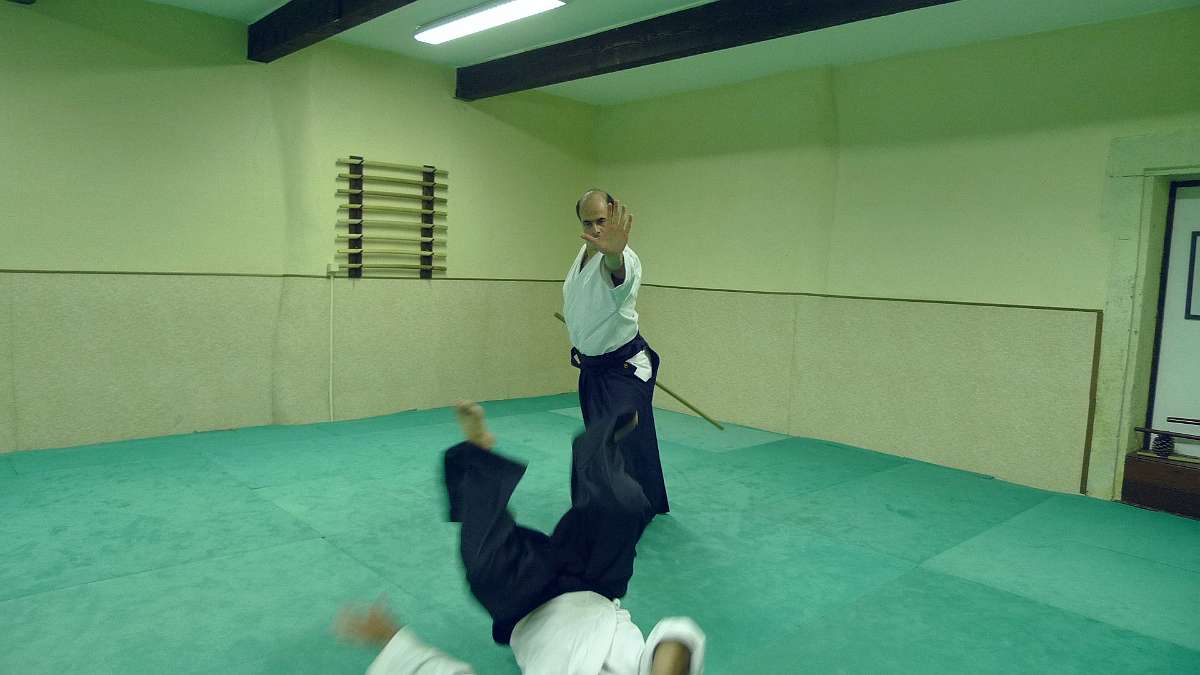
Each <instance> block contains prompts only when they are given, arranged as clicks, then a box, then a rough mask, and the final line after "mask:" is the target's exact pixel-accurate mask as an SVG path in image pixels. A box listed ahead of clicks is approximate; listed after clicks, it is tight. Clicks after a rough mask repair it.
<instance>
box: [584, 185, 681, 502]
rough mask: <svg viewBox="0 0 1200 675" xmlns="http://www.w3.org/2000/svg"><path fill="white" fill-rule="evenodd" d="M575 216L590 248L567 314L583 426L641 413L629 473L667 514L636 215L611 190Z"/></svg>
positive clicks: (589, 195) (590, 198) (597, 193)
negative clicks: (641, 314) (632, 244)
mask: <svg viewBox="0 0 1200 675" xmlns="http://www.w3.org/2000/svg"><path fill="white" fill-rule="evenodd" d="M575 215H576V216H578V218H579V223H580V225H581V226H582V227H583V233H582V234H581V235H580V238H582V239H583V241H584V244H583V246H581V247H580V249H579V253H578V254H577V255H576V256H575V261H574V262H573V263H572V264H571V269H570V270H569V271H568V272H567V278H566V281H564V282H563V315H564V316H565V317H566V323H567V333H568V334H569V335H570V338H571V345H572V347H571V365H573V366H575V367H576V368H578V369H579V407H580V409H581V410H582V411H583V424H584V426H585V427H588V426H590V425H591V424H592V423H593V422H594V421H596V420H602V419H606V418H609V417H611V416H612V415H613V414H615V413H616V412H617V411H619V410H623V409H633V410H636V411H637V413H638V419H639V424H638V426H637V428H636V429H635V430H634V431H633V433H632V434H630V437H629V438H628V439H627V440H626V441H625V443H624V444H622V445H623V449H624V452H625V466H626V470H627V471H628V472H629V474H630V475H631V476H633V478H634V479H635V480H636V481H637V482H638V483H639V484H640V485H641V487H642V492H644V493H645V495H646V498H647V499H648V500H649V501H650V507H651V510H652V511H653V512H654V513H656V514H657V513H666V512H667V511H669V510H670V508H669V506H668V504H667V486H666V484H665V482H664V481H663V473H662V461H661V459H660V458H659V454H658V436H657V434H656V433H655V430H654V408H653V407H652V403H653V398H654V381H655V379H656V378H657V377H658V364H659V358H658V354H657V353H656V352H655V351H654V350H653V349H651V348H650V345H648V344H646V341H645V340H644V339H643V338H642V336H641V334H640V333H639V332H638V314H637V310H636V309H635V305H636V304H637V294H638V288H639V287H640V286H641V284H642V263H641V261H640V260H639V259H638V257H637V254H636V253H634V252H633V249H631V248H629V231H630V229H631V228H632V227H633V214H632V213H629V212H628V210H627V209H626V208H625V205H624V204H621V203H620V202H619V201H617V200H615V199H613V198H612V195H610V194H608V193H607V192H604V191H603V190H588V191H587V192H585V193H583V196H582V197H580V198H579V201H578V202H576V203H575Z"/></svg>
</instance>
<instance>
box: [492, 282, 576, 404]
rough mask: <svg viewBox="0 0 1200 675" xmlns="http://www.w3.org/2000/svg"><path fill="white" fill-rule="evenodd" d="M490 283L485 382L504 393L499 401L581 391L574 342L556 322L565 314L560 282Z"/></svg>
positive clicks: (560, 324)
mask: <svg viewBox="0 0 1200 675" xmlns="http://www.w3.org/2000/svg"><path fill="white" fill-rule="evenodd" d="M475 283H476V284H479V283H486V284H487V286H486V287H484V288H486V293H487V296H486V297H487V298H488V305H489V308H490V311H489V313H488V323H487V333H486V335H484V336H482V340H483V349H484V353H485V355H486V357H487V358H486V361H485V363H484V379H485V381H487V382H495V383H497V385H499V386H500V387H501V389H502V391H503V392H504V394H503V396H501V397H500V398H523V397H527V396H541V395H545V394H558V393H563V392H573V391H575V390H576V386H577V381H578V373H579V371H578V370H576V369H575V368H573V367H572V366H571V363H570V354H571V341H570V339H568V338H567V331H566V328H565V327H564V326H563V325H562V323H560V322H559V320H558V319H556V318H554V313H555V312H561V311H562V284H561V283H559V282H533V281H516V282H514V281H492V282H475Z"/></svg>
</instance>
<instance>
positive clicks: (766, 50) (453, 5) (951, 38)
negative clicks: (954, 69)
mask: <svg viewBox="0 0 1200 675" xmlns="http://www.w3.org/2000/svg"><path fill="white" fill-rule="evenodd" d="M151 1H153V2H160V3H162V4H168V5H175V6H178V7H183V8H186V9H191V10H194V11H198V12H203V13H206V14H213V15H217V16H224V17H227V18H231V19H236V20H238V21H241V22H243V23H247V24H249V23H253V22H254V21H256V20H258V19H260V18H262V17H263V16H265V15H267V14H269V13H270V12H271V11H272V10H274V9H275V8H276V7H278V6H280V5H282V4H284V3H283V0H151ZM482 1H483V0H417V2H414V3H412V4H410V5H408V6H406V7H403V8H401V9H398V10H396V11H394V12H391V13H389V14H386V15H384V16H381V17H379V18H377V19H375V20H373V21H369V22H367V23H365V24H362V25H360V26H358V27H356V28H352V29H351V30H348V31H346V32H344V33H342V34H341V35H339V36H337V37H336V38H335V39H337V40H341V41H344V42H349V43H353V44H358V45H362V46H366V47H372V48H376V49H383V50H386V51H391V52H396V53H399V54H404V55H405V56H408V57H411V58H414V59H417V60H420V61H426V62H431V63H439V64H443V65H446V66H450V67H458V66H466V65H471V64H475V63H480V62H482V61H487V60H489V59H493V58H497V57H500V56H505V55H507V54H512V53H515V52H520V51H525V50H527V49H533V48H535V47H540V46H544V45H547V44H554V43H556V42H562V41H564V40H569V39H572V38H575V37H580V36H583V35H589V34H592V33H596V32H599V31H602V30H607V29H609V28H614V27H616V26H621V25H625V24H627V23H632V22H634V21H639V20H642V19H646V18H649V17H652V16H658V15H660V14H665V13H669V12H672V11H676V10H679V9H683V8H685V7H692V6H695V5H702V4H706V2H707V1H708V0H568V4H567V5H566V6H565V7H561V8H559V9H555V10H552V11H549V12H546V13H544V14H540V15H538V16H534V17H531V18H529V19H525V20H522V21H518V22H516V23H512V24H509V25H507V26H502V27H499V28H495V29H492V30H490V31H487V32H484V33H480V34H477V35H474V36H470V37H466V38H462V39H460V40H455V41H453V42H449V43H446V44H443V45H427V44H424V43H421V42H417V41H416V40H414V39H413V37H412V36H413V33H415V32H416V28H417V26H419V25H421V24H423V23H428V22H430V21H433V20H435V19H438V18H441V17H443V16H447V15H449V14H453V13H455V12H458V11H460V10H463V9H467V8H469V7H473V6H475V5H478V4H481V2H482ZM1194 6H1200V0H959V1H958V2H954V3H951V4H948V5H941V6H937V7H929V8H926V9H920V10H915V11H912V12H905V13H903V14H896V15H892V16H887V17H882V18H879V19H872V20H870V21H861V22H858V23H854V24H850V25H847V26H837V27H834V28H828V29H825V30H820V31H814V32H811V33H802V34H800V35H793V36H790V37H786V38H779V39H777V40H770V41H767V42H759V43H755V44H751V45H745V46H742V47H735V48H733V49H726V50H723V51H720V52H712V53H708V54H701V55H699V56H693V57H689V58H686V59H679V60H676V61H670V62H666V63H660V64H655V65H652V66H645V67H642V68H635V69H631V70H625V71H620V72H617V73H611V74H608V75H601V76H598V77H593V78H588V79H585V80H577V81H575V82H566V83H563V84H557V85H551V86H549V87H544V88H543V91H547V92H549V93H553V94H556V95H559V96H565V97H568V98H573V99H576V100H579V101H584V102H587V103H592V104H598V105H606V104H616V103H624V102H628V101H633V100H638V99H643V98H652V97H654V96H662V95H665V94H671V93H677V92H681V91H688V90H693V89H702V88H707V87H713V86H719V85H723V84H732V83H734V82H740V81H744V80H749V79H753V78H757V77H763V76H766V75H772V74H776V73H781V72H785V71H789V70H797V69H801V68H809V67H813V66H820V65H845V64H851V63H862V62H866V61H874V60H877V59H882V58H887V57H891V56H897V55H900V54H908V53H913V52H921V51H929V50H933V49H943V48H947V47H956V46H961V45H965V44H971V43H975V42H982V41H986V40H995V39H999V38H1006V37H1014V36H1018V35H1028V34H1031V33H1041V32H1046V31H1051V30H1058V29H1061V28H1068V27H1071V26H1080V25H1086V24H1092V23H1100V22H1103V21H1112V20H1115V19H1122V18H1127V17H1131V16H1137V15H1142V14H1150V13H1154V12H1161V11H1166V10H1171V9H1178V8H1182V7H1194ZM1198 43H1200V39H1198Z"/></svg>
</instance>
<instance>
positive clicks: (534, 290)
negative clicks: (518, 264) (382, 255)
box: [334, 279, 573, 419]
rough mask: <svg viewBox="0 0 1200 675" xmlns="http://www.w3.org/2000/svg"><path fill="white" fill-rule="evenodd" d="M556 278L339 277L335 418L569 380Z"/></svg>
mask: <svg viewBox="0 0 1200 675" xmlns="http://www.w3.org/2000/svg"><path fill="white" fill-rule="evenodd" d="M559 293H560V291H559V290H558V286H557V285H555V284H539V283H537V282H505V281H453V280H439V281H421V280H409V279H361V280H353V281H351V280H345V279H342V280H338V281H337V282H336V284H335V287H334V306H335V310H334V311H335V323H334V352H335V357H334V373H335V376H334V391H335V394H334V400H335V414H336V417H337V418H338V419H352V418H358V417H368V416H372V415H383V414H387V413H391V412H396V411H398V410H407V409H412V408H431V407H438V406H443V405H449V404H451V403H453V402H454V401H456V400H458V399H460V398H473V399H477V400H489V399H503V398H509V397H512V396H515V395H526V396H527V395H534V394H552V393H560V392H563V391H569V390H570V389H571V388H572V387H573V384H572V383H573V379H572V378H573V375H572V372H571V371H572V369H571V367H570V365H569V364H568V362H567V359H566V358H565V356H563V354H565V353H566V350H567V349H568V348H569V347H568V346H567V342H566V339H565V337H564V335H563V332H562V329H561V328H560V327H559V326H556V325H555V324H556V323H557V321H556V320H555V319H554V318H553V313H554V312H555V311H558V310H559V309H560V308H561V295H559Z"/></svg>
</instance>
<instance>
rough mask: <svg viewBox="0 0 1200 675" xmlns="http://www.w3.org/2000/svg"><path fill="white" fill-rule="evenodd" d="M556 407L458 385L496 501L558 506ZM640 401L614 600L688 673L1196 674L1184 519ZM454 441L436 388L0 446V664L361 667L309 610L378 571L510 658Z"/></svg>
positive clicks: (563, 416)
mask: <svg viewBox="0 0 1200 675" xmlns="http://www.w3.org/2000/svg"><path fill="white" fill-rule="evenodd" d="M573 405H574V395H573V394H571V395H563V396H551V397H540V398H537V399H528V400H522V401H505V402H496V403H487V404H485V410H487V412H489V423H490V426H491V428H492V431H493V432H494V433H495V434H496V436H497V438H498V441H499V442H498V445H497V448H496V450H497V452H501V453H503V454H505V455H508V456H510V457H513V458H515V459H517V460H519V461H521V462H525V463H527V464H528V469H527V472H526V475H525V478H524V480H522V482H521V483H520V484H519V485H518V487H517V490H516V492H515V493H514V495H513V498H512V501H511V503H510V507H511V510H512V511H513V513H514V515H515V517H516V519H517V522H518V523H520V524H522V525H526V526H530V527H535V528H538V529H541V530H543V531H549V530H551V529H552V528H553V527H554V525H555V523H556V522H557V521H558V518H559V517H560V516H561V515H562V514H563V512H564V511H565V510H566V509H567V508H568V507H569V505H570V488H569V475H570V461H571V439H572V438H573V437H574V435H575V434H576V433H577V432H578V431H579V429H580V426H581V423H580V420H579V419H578V409H577V408H574V407H572V406H573ZM572 412H573V413H574V414H571V413H572ZM660 418H661V419H660V424H659V427H658V429H659V436H660V447H661V453H662V463H663V466H664V472H665V475H666V481H667V489H668V494H669V498H670V502H671V508H672V510H671V513H670V514H668V515H664V516H660V517H658V518H656V519H655V520H654V522H652V523H651V524H650V525H649V527H648V528H647V530H646V532H645V534H644V536H643V537H642V540H641V543H640V545H639V547H638V556H637V559H636V561H635V566H634V576H633V580H632V581H631V583H630V587H629V593H628V594H627V595H626V597H625V598H624V599H623V600H622V604H623V605H624V606H625V607H627V608H628V609H629V610H630V612H631V614H632V617H633V620H634V621H635V623H637V624H638V625H639V626H640V627H641V629H642V630H643V632H645V633H648V632H649V631H650V630H651V629H652V628H653V627H654V624H655V622H656V621H658V620H659V619H660V618H662V617H667V616H678V615H688V616H692V617H693V618H695V619H696V620H697V621H698V622H699V623H700V624H701V626H702V627H703V628H704V629H705V631H706V632H707V634H708V659H707V668H706V672H707V673H709V675H759V674H764V675H765V674H768V673H769V674H776V673H780V674H782V673H807V672H812V673H863V674H872V675H873V674H875V673H1054V674H1056V675H1057V674H1058V673H1086V674H1088V675H1093V674H1095V673H1142V672H1152V673H1153V672H1159V673H1192V672H1200V638H1198V637H1197V636H1200V624H1198V623H1197V618H1196V617H1197V616H1200V612H1197V611H1196V608H1197V604H1196V601H1197V598H1200V521H1192V520H1187V519H1182V518H1176V517H1172V516H1168V515H1164V514H1161V513H1153V512H1149V511H1140V510H1136V509H1132V508H1129V507H1125V506H1122V505H1119V504H1112V503H1107V502H1101V501H1097V500H1094V499H1089V498H1085V497H1078V496H1067V495H1057V494H1052V493H1048V492H1044V491H1040V490H1034V489H1030V488H1026V487H1021V486H1018V485H1013V484H1011V483H1006V482H1004V481H1000V480H994V479H991V478H988V477H986V476H979V475H976V474H971V473H966V472H963V471H956V470H953V469H948V468H944V467H939V466H934V465H931V464H925V463H921V462H917V461H912V460H908V459H904V458H900V457H895V456H890V455H886V454H881V453H876V452H872V451H870V450H869V449H862V448H854V447H849V446H845V445H841V444H837V443H830V442H827V441H822V440H819V439H811V438H790V437H783V436H780V435H779V434H773V433H770V432H765V431H760V430H756V429H749V428H746V427H737V426H733V425H731V426H730V427H729V430H728V431H726V432H719V431H717V430H715V429H713V428H711V427H710V426H709V425H708V424H707V423H706V422H704V421H703V420H702V419H699V418H695V417H690V416H687V415H679V414H676V413H670V412H665V411H664V412H662V413H661V415H660ZM460 440H461V434H460V431H459V430H458V427H457V424H456V423H455V422H454V421H453V411H452V410H451V409H449V408H442V409H438V410H430V411H409V412H403V413H397V414H395V415H386V416H382V417H374V418H370V419H367V420H353V421H346V422H337V423H333V424H327V423H326V424H314V425H307V426H297V427H258V428H254V429H244V430H231V431H221V432H210V433H203V434H190V435H187V436H172V437H167V438H161V439H143V440H137V441H128V442H124V443H106V444H101V445H94V446H89V447H82V448H66V449H59V450H50V451H42V452H30V453H17V454H14V455H9V456H4V457H0V641H2V643H3V649H0V673H10V672H11V673H20V674H21V675H41V674H43V673H45V674H51V673H53V674H57V673H62V672H87V673H114V674H120V675H127V674H132V675H137V674H140V673H187V674H197V675H199V674H205V675H208V674H211V675H217V674H218V673H220V674H226V673H239V674H243V675H274V674H281V675H283V674H286V675H291V674H293V673H321V674H330V673H345V674H352V673H362V672H363V671H364V669H365V668H366V666H367V664H368V663H370V661H371V659H372V658H373V656H374V650H372V649H371V648H366V647H353V646H348V645H343V644H339V643H338V642H337V641H336V639H335V638H334V636H333V635H332V634H331V632H330V625H331V623H332V621H333V618H334V616H335V615H336V613H337V611H338V608H339V607H340V606H342V605H343V604H344V603H369V602H371V601H372V600H374V599H375V598H377V597H378V596H379V595H381V594H386V595H387V596H388V598H389V603H390V606H391V608H392V609H393V611H394V612H395V613H396V614H397V615H398V616H399V617H400V618H401V619H402V620H403V621H405V622H407V623H409V624H410V625H412V626H413V628H414V630H415V631H416V632H417V633H418V634H419V635H421V636H422V637H424V638H425V639H426V640H427V641H429V642H430V643H431V644H433V645H435V646H437V647H439V648H440V649H443V650H445V651H447V652H449V653H450V654H452V655H454V656H456V657H458V658H460V659H463V660H465V661H468V662H470V663H473V664H474V665H475V667H476V669H477V672H479V673H481V675H516V674H517V667H516V664H515V663H514V661H513V658H512V653H511V651H510V650H508V649H507V648H504V647H499V646H496V645H494V644H493V643H492V640H491V634H490V621H489V618H488V617H487V615H486V613H485V612H484V611H483V610H482V609H481V608H480V607H479V606H478V604H477V603H476V602H475V601H474V599H473V598H472V597H471V595H470V593H469V591H468V589H467V583H466V580H465V579H464V578H463V570H462V564H461V562H460V555H459V552H458V531H459V527H458V525H456V524H452V523H448V522H447V521H446V518H447V515H448V514H447V505H446V497H445V491H444V487H443V485H442V451H443V450H444V449H445V448H446V447H448V446H450V445H452V444H455V443H458V442H459V441H460Z"/></svg>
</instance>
